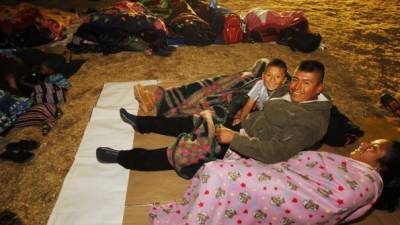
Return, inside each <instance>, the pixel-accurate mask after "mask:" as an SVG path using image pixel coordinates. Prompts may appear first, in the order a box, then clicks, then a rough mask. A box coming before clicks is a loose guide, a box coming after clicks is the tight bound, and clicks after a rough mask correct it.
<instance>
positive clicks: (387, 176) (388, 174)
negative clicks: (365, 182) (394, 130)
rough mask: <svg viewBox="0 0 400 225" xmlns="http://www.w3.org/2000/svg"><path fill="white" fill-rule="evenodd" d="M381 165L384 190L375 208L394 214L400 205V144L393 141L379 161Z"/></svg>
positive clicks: (380, 172)
mask: <svg viewBox="0 0 400 225" xmlns="http://www.w3.org/2000/svg"><path fill="white" fill-rule="evenodd" d="M379 165H380V171H379V174H380V175H381V177H382V180H383V190H382V194H381V196H380V197H379V199H378V201H377V202H376V204H375V208H377V209H382V210H388V211H391V212H392V211H394V210H395V209H396V208H397V207H399V203H400V202H399V201H400V191H399V190H400V142H398V141H392V144H391V146H390V147H389V149H388V150H387V151H386V154H385V156H383V157H382V158H380V159H379Z"/></svg>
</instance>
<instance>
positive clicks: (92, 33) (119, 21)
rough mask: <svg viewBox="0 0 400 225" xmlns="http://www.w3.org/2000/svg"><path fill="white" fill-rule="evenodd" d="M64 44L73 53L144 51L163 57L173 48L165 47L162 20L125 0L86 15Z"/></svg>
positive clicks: (140, 5) (164, 30) (165, 32)
mask: <svg viewBox="0 0 400 225" xmlns="http://www.w3.org/2000/svg"><path fill="white" fill-rule="evenodd" d="M67 47H68V48H69V49H70V50H71V51H73V52H76V53H81V52H102V53H104V54H109V53H115V52H119V51H146V52H148V53H149V54H158V55H161V56H166V55H169V54H170V53H171V52H172V51H173V49H172V48H169V47H168V46H167V28H166V26H165V24H164V22H163V21H162V20H161V19H159V18H157V17H155V16H153V15H152V14H151V13H150V12H149V11H147V10H146V9H145V8H144V6H143V5H142V4H140V3H137V2H129V1H122V2H118V3H116V4H114V5H113V6H110V7H107V8H104V9H102V10H100V11H98V12H93V13H91V14H89V15H88V16H87V17H86V18H85V19H84V22H83V23H82V24H81V25H80V26H79V28H78V30H77V31H76V33H75V34H74V36H73V39H72V42H71V43H69V44H68V46H67Z"/></svg>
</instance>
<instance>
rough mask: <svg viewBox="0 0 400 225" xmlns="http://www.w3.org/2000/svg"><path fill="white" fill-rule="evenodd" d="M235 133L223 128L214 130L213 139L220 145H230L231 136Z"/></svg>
mask: <svg viewBox="0 0 400 225" xmlns="http://www.w3.org/2000/svg"><path fill="white" fill-rule="evenodd" d="M235 133H236V132H234V131H233V130H231V129H229V128H226V127H224V126H220V127H217V128H215V137H216V138H217V140H218V142H219V143H221V144H230V143H231V142H232V140H233V136H234V135H235Z"/></svg>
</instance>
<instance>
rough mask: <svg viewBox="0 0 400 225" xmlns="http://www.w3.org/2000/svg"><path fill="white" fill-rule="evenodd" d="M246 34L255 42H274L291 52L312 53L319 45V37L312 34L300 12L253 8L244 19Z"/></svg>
mask: <svg viewBox="0 0 400 225" xmlns="http://www.w3.org/2000/svg"><path fill="white" fill-rule="evenodd" d="M244 22H245V24H246V33H247V34H248V36H249V38H250V39H251V40H253V41H256V42H271V41H276V42H277V43H278V44H282V45H286V46H289V47H290V48H291V49H292V50H293V51H301V52H306V53H308V52H312V51H314V50H316V49H317V48H318V47H319V45H320V43H321V36H320V35H319V34H316V33H315V34H314V33H312V32H311V30H310V28H309V23H308V21H307V18H306V17H305V15H304V13H303V12H302V11H283V12H277V11H274V10H268V9H261V8H255V9H251V10H250V11H249V12H247V14H246V16H245V17H244Z"/></svg>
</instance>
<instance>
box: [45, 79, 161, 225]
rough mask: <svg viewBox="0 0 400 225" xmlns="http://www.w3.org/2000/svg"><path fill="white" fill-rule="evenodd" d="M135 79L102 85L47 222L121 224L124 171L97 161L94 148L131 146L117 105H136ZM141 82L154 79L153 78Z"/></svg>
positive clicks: (131, 109)
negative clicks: (73, 159) (133, 80)
mask: <svg viewBox="0 0 400 225" xmlns="http://www.w3.org/2000/svg"><path fill="white" fill-rule="evenodd" d="M134 83H136V82H124V83H106V84H105V85H104V88H103V90H102V92H101V94H100V97H99V99H98V102H97V104H96V106H95V108H94V109H93V111H92V115H91V118H90V121H89V123H88V126H87V127H86V130H85V133H84V135H83V138H82V141H81V144H80V146H79V149H78V151H77V153H76V156H75V161H74V163H73V164H72V166H71V169H70V170H69V172H68V174H67V176H66V177H65V180H64V184H63V186H62V188H61V191H60V194H59V196H58V199H57V202H56V205H55V206H54V209H53V212H52V214H51V215H50V218H49V220H48V222H47V224H48V225H121V224H122V219H123V215H124V209H125V196H126V191H127V185H128V178H129V170H126V169H124V168H122V167H121V166H119V165H118V164H113V165H110V164H101V163H98V162H97V160H96V148H97V147H99V146H107V147H111V148H115V149H129V148H131V147H132V143H133V130H132V127H131V126H130V125H128V124H126V123H124V122H122V120H121V119H120V117H119V109H120V108H121V107H124V108H126V109H127V110H128V111H129V112H131V113H135V114H136V113H137V111H138V109H139V104H138V102H137V101H136V100H135V99H134V95H133V85H134ZM138 83H139V82H138ZM140 83H141V84H142V85H154V84H157V82H156V81H141V82H140Z"/></svg>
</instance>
